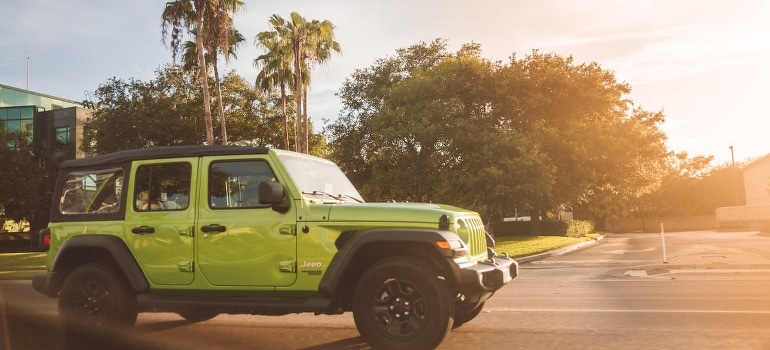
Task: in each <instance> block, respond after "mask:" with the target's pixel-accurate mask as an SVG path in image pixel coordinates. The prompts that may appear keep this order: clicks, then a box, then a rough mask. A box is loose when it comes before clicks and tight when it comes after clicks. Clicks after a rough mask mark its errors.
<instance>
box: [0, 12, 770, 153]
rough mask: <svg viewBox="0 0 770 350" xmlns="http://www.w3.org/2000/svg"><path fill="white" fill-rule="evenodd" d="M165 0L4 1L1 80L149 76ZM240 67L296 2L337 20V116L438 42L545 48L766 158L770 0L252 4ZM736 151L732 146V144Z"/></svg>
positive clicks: (56, 84)
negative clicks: (362, 88) (391, 70)
mask: <svg viewBox="0 0 770 350" xmlns="http://www.w3.org/2000/svg"><path fill="white" fill-rule="evenodd" d="M165 3H166V0H132V1H104V0H68V1H61V0H2V1H0V52H2V54H0V84H4V85H10V86H14V87H18V88H22V89H27V88H28V89H29V90H31V91H35V92H39V93H44V94H48V95H53V96H57V97H61V98H65V99H70V100H75V101H82V100H84V99H88V98H89V96H90V94H91V93H92V92H93V91H95V90H96V89H97V88H98V87H99V85H101V84H105V83H106V82H107V81H108V80H109V79H111V78H113V77H115V78H119V79H124V80H127V79H130V78H135V79H139V80H144V81H148V80H151V79H153V78H154V77H155V71H156V70H157V69H158V68H159V67H161V66H163V65H164V64H167V63H169V62H171V51H170V50H169V49H168V48H167V47H166V46H165V45H164V44H163V42H162V41H161V39H162V36H161V20H160V14H161V13H162V11H163V8H164V5H165ZM244 3H245V5H246V6H245V11H243V12H241V13H238V14H237V15H236V16H235V19H234V21H235V23H234V24H235V27H236V28H237V29H238V30H239V31H240V32H241V33H242V34H243V35H244V36H245V37H246V40H247V42H246V45H244V46H241V47H240V48H239V49H238V51H237V52H236V54H237V56H238V59H237V60H233V61H231V62H230V64H229V66H227V67H224V69H223V71H229V70H235V71H236V72H237V73H238V74H240V75H241V76H244V77H245V78H246V79H247V80H249V81H254V79H255V78H256V75H257V70H256V68H255V67H254V66H253V61H254V59H255V58H256V57H257V56H258V55H260V54H262V53H263V51H262V50H261V49H258V48H257V47H256V46H255V45H254V37H255V36H256V35H257V33H259V32H261V31H267V30H270V27H269V25H268V19H269V17H270V16H271V15H273V14H277V15H280V16H282V17H284V18H288V17H289V15H290V13H291V12H293V11H296V12H298V13H299V14H301V15H302V16H304V17H305V18H307V19H318V20H329V21H331V22H332V23H333V24H334V25H335V27H336V28H335V38H336V40H337V42H339V43H340V45H341V47H342V54H341V55H337V56H333V57H332V58H331V60H330V61H329V62H328V64H326V65H325V66H323V67H321V68H319V69H317V70H316V71H314V73H313V85H312V86H311V93H310V95H309V97H308V103H309V107H308V110H309V115H310V117H311V118H312V119H313V120H314V122H315V124H316V125H320V124H321V121H322V120H324V119H327V120H333V119H335V118H336V117H337V116H338V115H339V111H340V108H341V103H340V100H339V98H337V97H336V96H335V93H336V92H337V91H339V89H340V88H341V86H342V83H343V82H344V80H345V79H346V78H348V77H350V75H351V74H352V73H353V72H354V71H355V70H356V69H363V68H367V67H370V66H372V65H373V64H374V63H375V61H376V60H377V59H381V58H386V57H390V56H394V55H395V52H396V50H397V49H399V48H405V47H408V46H411V45H414V44H417V43H420V42H430V41H433V40H434V39H436V38H442V39H445V40H446V42H447V44H448V50H450V51H456V50H457V49H459V48H460V46H461V45H463V44H465V43H471V42H474V43H478V44H480V45H481V48H482V56H483V57H484V58H487V59H490V60H492V61H503V62H507V61H508V59H509V57H511V55H513V54H516V56H517V57H523V56H524V55H526V54H528V53H530V52H531V51H532V50H534V49H537V50H539V51H541V52H545V53H554V54H557V55H561V56H565V57H566V56H572V57H573V59H574V63H575V64H581V63H590V62H596V63H598V64H599V65H600V66H601V67H602V68H604V69H606V70H608V71H611V72H613V73H614V74H615V76H616V78H617V80H618V81H620V82H624V83H627V84H629V85H630V86H631V89H632V91H631V93H630V95H628V96H627V97H628V98H629V99H630V100H631V101H633V103H634V106H635V107H641V108H643V109H645V110H648V111H655V112H657V111H662V112H663V114H664V115H665V116H666V121H665V122H664V123H663V124H662V125H661V129H662V130H663V131H664V132H665V133H666V134H667V136H668V141H667V145H668V147H669V149H670V150H671V151H675V152H687V153H688V154H689V155H690V156H699V155H702V156H713V157H714V162H712V165H722V164H729V163H730V162H732V160H733V158H734V160H735V161H736V162H738V163H742V162H749V161H751V160H753V159H756V158H758V157H761V156H764V155H767V154H770V140H768V136H770V113H769V112H768V106H767V102H766V100H767V99H768V97H770V88H768V82H770V69H768V64H770V40H768V39H770V1H765V0H731V1H727V0H724V1H722V0H715V1H708V2H706V1H690V0H623V1H621V0H580V1H569V0H561V1H559V0H475V1H467V0H442V1H429V0H388V1H381V0H360V1H350V0H323V1H320V0H272V1H265V0H244ZM731 146H732V147H733V149H732V152H731V149H730V147H731Z"/></svg>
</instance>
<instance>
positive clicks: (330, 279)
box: [318, 228, 467, 294]
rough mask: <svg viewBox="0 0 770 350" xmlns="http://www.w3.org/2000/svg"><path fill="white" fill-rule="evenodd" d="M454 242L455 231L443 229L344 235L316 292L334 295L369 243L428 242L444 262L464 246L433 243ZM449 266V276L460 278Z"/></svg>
mask: <svg viewBox="0 0 770 350" xmlns="http://www.w3.org/2000/svg"><path fill="white" fill-rule="evenodd" d="M453 240H460V238H459V237H458V236H457V235H455V234H454V232H451V231H445V230H431V229H408V228H404V229H397V228H390V229H371V230H362V231H348V232H343V233H342V235H340V237H339V238H337V241H336V243H335V244H336V245H337V249H338V250H337V254H335V255H334V257H333V258H332V261H331V262H330V263H329V267H328V268H327V269H326V273H325V274H324V276H323V278H322V279H321V282H320V283H319V285H318V291H319V292H320V293H322V294H335V293H336V292H337V289H338V287H339V286H340V284H342V282H343V279H344V276H345V275H346V274H347V272H348V271H349V268H350V265H351V264H352V262H353V261H354V259H355V257H356V254H357V253H358V252H359V251H360V250H361V248H362V247H364V246H366V245H368V244H371V243H378V242H403V243H407V244H409V243H428V245H429V246H431V247H433V249H434V252H435V253H437V254H438V255H440V256H442V257H444V258H446V259H452V258H453V257H455V256H460V255H463V254H464V253H466V252H467V248H466V247H465V245H464V244H463V246H462V247H460V248H455V249H440V248H439V247H438V246H437V245H436V242H440V241H453ZM460 241H461V240H460ZM449 265H450V267H451V269H452V274H453V275H454V274H457V276H459V273H460V271H459V267H458V266H457V265H456V264H449Z"/></svg>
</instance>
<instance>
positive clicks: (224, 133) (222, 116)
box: [212, 58, 228, 145]
mask: <svg viewBox="0 0 770 350" xmlns="http://www.w3.org/2000/svg"><path fill="white" fill-rule="evenodd" d="M212 63H214V79H216V80H217V104H218V105H219V126H220V128H221V129H222V144H223V145H227V143H228V142H227V122H226V121H225V107H224V104H223V103H222V84H221V83H220V82H219V68H217V60H216V58H215V59H214V62H212Z"/></svg>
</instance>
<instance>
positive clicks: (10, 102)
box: [0, 84, 91, 159]
mask: <svg viewBox="0 0 770 350" xmlns="http://www.w3.org/2000/svg"><path fill="white" fill-rule="evenodd" d="M90 114H91V111H90V110H88V109H85V108H83V106H82V104H81V103H80V102H76V101H72V100H67V99H63V98H59V97H55V96H50V95H46V94H41V93H37V92H33V91H28V90H24V89H19V88H15V87H12V86H7V85H3V84H0V125H2V127H4V128H5V129H6V130H7V131H9V132H18V131H28V132H29V135H30V136H29V137H30V141H31V142H32V143H33V144H34V145H35V148H36V150H38V151H41V150H50V151H49V152H53V153H54V155H56V156H57V157H61V158H63V159H72V158H80V157H82V156H83V154H82V152H80V150H79V148H80V147H78V145H79V141H80V139H81V137H82V132H83V125H84V124H85V123H86V121H87V119H88V117H89V116H90ZM8 147H14V145H12V144H9V145H8Z"/></svg>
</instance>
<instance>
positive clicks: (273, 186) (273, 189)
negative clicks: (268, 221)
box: [259, 181, 289, 213]
mask: <svg viewBox="0 0 770 350" xmlns="http://www.w3.org/2000/svg"><path fill="white" fill-rule="evenodd" d="M283 197H284V192H283V186H281V183H279V182H277V181H262V182H260V183H259V204H269V205H271V206H273V210H275V211H277V212H280V213H285V212H287V211H288V210H289V206H288V205H286V204H283Z"/></svg>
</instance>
